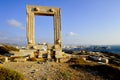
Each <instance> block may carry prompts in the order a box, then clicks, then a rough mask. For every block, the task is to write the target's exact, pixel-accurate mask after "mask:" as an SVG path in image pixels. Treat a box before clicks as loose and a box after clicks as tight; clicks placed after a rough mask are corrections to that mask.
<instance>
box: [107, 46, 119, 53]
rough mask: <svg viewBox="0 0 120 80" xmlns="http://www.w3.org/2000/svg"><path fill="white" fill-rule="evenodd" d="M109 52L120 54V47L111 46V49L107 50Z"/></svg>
mask: <svg viewBox="0 0 120 80" xmlns="http://www.w3.org/2000/svg"><path fill="white" fill-rule="evenodd" d="M106 51H107V52H111V53H116V54H120V46H110V49H107V50H106Z"/></svg>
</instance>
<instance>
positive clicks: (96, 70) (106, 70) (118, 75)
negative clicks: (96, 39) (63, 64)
mask: <svg viewBox="0 0 120 80" xmlns="http://www.w3.org/2000/svg"><path fill="white" fill-rule="evenodd" d="M70 67H71V68H73V69H76V70H78V71H79V70H83V71H86V72H88V73H90V74H92V75H95V76H101V77H102V78H103V79H105V80H120V70H119V69H117V68H114V67H111V66H108V65H80V64H71V65H70Z"/></svg>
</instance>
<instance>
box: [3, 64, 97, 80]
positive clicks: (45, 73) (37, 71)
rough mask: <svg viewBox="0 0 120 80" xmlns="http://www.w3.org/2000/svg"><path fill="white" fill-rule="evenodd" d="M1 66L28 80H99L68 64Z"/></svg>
mask: <svg viewBox="0 0 120 80" xmlns="http://www.w3.org/2000/svg"><path fill="white" fill-rule="evenodd" d="M1 65H2V66H4V67H6V68H9V69H13V70H15V71H18V72H20V73H22V74H23V75H24V76H25V78H26V80H99V78H97V77H94V76H93V75H91V74H89V73H86V72H84V71H78V70H75V69H71V68H70V67H69V64H67V63H55V62H46V63H37V62H8V63H4V64H1ZM90 77H92V78H93V79H89V78H90ZM96 78H97V79H96Z"/></svg>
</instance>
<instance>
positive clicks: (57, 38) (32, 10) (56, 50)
mask: <svg viewBox="0 0 120 80" xmlns="http://www.w3.org/2000/svg"><path fill="white" fill-rule="evenodd" d="M26 14H27V29H26V30H27V42H28V44H27V48H28V49H35V50H37V51H36V53H35V55H36V57H42V55H43V54H46V53H47V58H50V59H51V58H56V59H58V60H59V58H61V57H62V54H63V52H62V46H61V20H60V19H61V15H60V8H53V7H46V6H31V5H27V7H26ZM35 15H37V16H53V18H54V44H53V45H52V46H51V45H49V44H42V45H38V44H35V38H34V16H35ZM41 35H42V34H41Z"/></svg>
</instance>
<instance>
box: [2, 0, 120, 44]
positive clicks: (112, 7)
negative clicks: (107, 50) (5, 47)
mask: <svg viewBox="0 0 120 80" xmlns="http://www.w3.org/2000/svg"><path fill="white" fill-rule="evenodd" d="M0 1H1V2H0V43H19V44H25V43H27V39H26V5H37V6H50V7H57V8H61V27H62V32H61V34H62V43H63V44H75V45H120V37H119V35H120V0H0ZM53 33H54V30H53V17H50V16H35V41H36V43H38V42H41V43H42V42H48V43H53V39H54V36H53V35H54V34H53Z"/></svg>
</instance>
